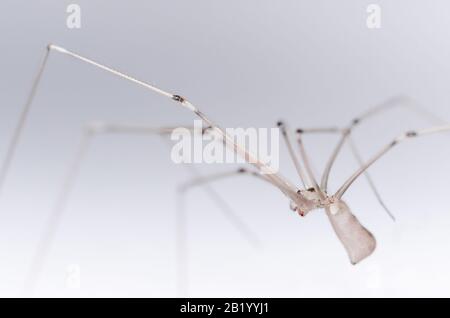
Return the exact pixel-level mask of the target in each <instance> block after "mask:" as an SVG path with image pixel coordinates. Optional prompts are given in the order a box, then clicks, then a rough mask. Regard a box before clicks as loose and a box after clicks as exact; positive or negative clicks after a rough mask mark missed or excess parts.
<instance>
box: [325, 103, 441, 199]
mask: <svg viewBox="0 0 450 318" xmlns="http://www.w3.org/2000/svg"><path fill="white" fill-rule="evenodd" d="M396 107H404V108H406V109H408V110H411V111H413V112H416V113H418V114H419V115H421V116H424V117H426V118H427V119H429V120H430V121H431V122H433V123H435V124H444V123H445V121H443V120H442V119H440V118H439V117H437V116H435V115H434V114H431V113H430V112H427V111H426V110H424V109H422V108H421V107H419V106H418V105H417V104H416V103H414V102H413V101H412V100H411V99H409V98H407V97H403V96H398V97H394V98H391V99H389V100H387V101H386V102H384V103H382V104H379V105H377V106H375V107H372V108H370V109H369V110H367V111H366V112H364V113H362V114H361V115H360V116H358V117H356V118H354V119H353V120H352V121H351V122H350V124H349V125H348V126H347V127H346V128H345V129H344V130H343V131H344V133H343V134H342V136H341V138H340V139H339V141H338V143H337V145H336V147H335V148H334V150H333V152H332V154H331V156H330V159H329V160H328V162H327V165H326V167H325V170H324V173H323V175H322V180H321V184H320V186H321V188H322V190H323V191H327V187H328V178H329V175H330V171H331V168H332V166H333V164H334V162H335V161H336V158H337V156H338V154H339V152H340V150H341V148H342V146H343V145H344V143H345V141H346V140H347V138H348V136H349V135H350V134H351V132H352V131H353V129H354V128H355V127H357V126H358V125H359V124H361V123H362V122H363V121H365V120H366V119H368V118H370V117H372V116H373V115H376V114H379V113H381V112H384V111H387V110H391V109H393V108H396Z"/></svg>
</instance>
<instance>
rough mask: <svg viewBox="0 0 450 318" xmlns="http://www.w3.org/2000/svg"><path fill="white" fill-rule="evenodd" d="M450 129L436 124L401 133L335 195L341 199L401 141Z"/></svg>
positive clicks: (449, 126) (352, 176)
mask: <svg viewBox="0 0 450 318" xmlns="http://www.w3.org/2000/svg"><path fill="white" fill-rule="evenodd" d="M446 131H450V125H443V126H434V127H430V128H427V129H422V130H417V131H408V132H406V133H404V134H401V135H399V136H398V137H397V138H395V139H394V140H393V141H392V142H390V143H389V144H387V145H386V146H384V147H383V148H382V149H381V150H380V151H379V152H378V153H377V154H375V155H374V156H373V157H372V158H371V159H369V160H368V161H367V162H366V163H365V164H364V165H363V166H362V167H361V168H359V169H358V170H357V171H356V172H355V173H354V174H353V175H351V176H350V178H348V179H347V181H345V182H344V184H343V185H342V186H341V187H340V188H339V190H338V191H337V192H336V193H335V194H334V197H335V198H337V199H340V198H341V197H342V196H343V195H344V193H345V191H347V189H348V188H349V187H350V186H351V184H352V183H353V182H354V181H355V180H356V179H357V178H358V177H359V176H360V175H361V174H362V173H364V171H366V170H367V169H368V168H369V167H370V166H371V165H372V164H373V163H375V162H376V161H377V160H378V159H380V158H381V157H382V156H383V155H384V154H386V153H387V152H388V151H389V150H391V149H392V148H394V147H395V146H396V145H398V144H399V143H401V142H402V141H405V140H408V139H410V138H415V137H420V136H425V135H429V134H434V133H439V132H446Z"/></svg>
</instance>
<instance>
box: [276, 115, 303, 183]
mask: <svg viewBox="0 0 450 318" xmlns="http://www.w3.org/2000/svg"><path fill="white" fill-rule="evenodd" d="M277 126H278V127H280V130H281V135H282V136H283V139H284V141H285V143H286V146H287V149H288V151H289V156H290V157H291V160H292V162H293V163H294V166H295V170H297V174H298V176H299V177H300V180H301V182H302V185H303V188H304V189H306V188H308V187H309V185H307V182H306V181H305V180H307V178H306V175H305V173H304V172H303V169H302V166H301V164H300V161H299V160H298V158H297V155H296V154H295V151H294V149H293V147H292V143H291V138H290V137H289V132H288V129H287V128H286V125H285V124H284V123H283V122H281V121H279V122H278V123H277ZM310 182H311V180H310Z"/></svg>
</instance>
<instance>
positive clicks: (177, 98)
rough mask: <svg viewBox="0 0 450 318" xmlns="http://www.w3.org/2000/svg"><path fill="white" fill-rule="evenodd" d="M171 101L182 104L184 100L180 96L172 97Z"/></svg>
mask: <svg viewBox="0 0 450 318" xmlns="http://www.w3.org/2000/svg"><path fill="white" fill-rule="evenodd" d="M172 99H173V100H174V101H176V102H180V103H184V101H185V100H186V99H185V98H184V97H181V96H180V95H172Z"/></svg>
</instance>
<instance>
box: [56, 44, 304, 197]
mask: <svg viewBox="0 0 450 318" xmlns="http://www.w3.org/2000/svg"><path fill="white" fill-rule="evenodd" d="M49 48H50V49H53V50H55V51H57V52H60V53H63V54H66V55H69V56H72V57H73V58H75V59H78V60H80V61H83V62H85V63H88V64H91V65H93V66H95V67H97V68H100V69H102V70H104V71H107V72H109V73H112V74H114V75H116V76H119V77H121V78H124V79H126V80H128V81H131V82H133V83H135V84H138V85H140V86H143V87H145V88H147V89H149V90H152V91H153V92H155V93H158V94H160V95H162V96H165V97H168V98H170V99H172V100H174V101H176V102H178V103H179V104H180V105H181V106H183V107H184V108H186V109H188V110H190V111H192V112H193V113H194V114H195V115H196V116H198V117H199V118H200V119H201V120H203V122H205V123H206V124H207V125H208V126H211V127H212V129H214V130H215V131H217V132H218V133H219V134H220V135H221V136H222V137H223V140H224V142H226V144H227V145H228V146H229V147H230V148H231V149H233V151H234V152H236V153H237V154H238V155H240V156H241V157H242V158H244V159H245V160H246V161H247V162H248V163H249V164H252V165H253V166H255V167H256V168H257V169H258V170H260V171H262V172H263V173H264V174H267V177H268V178H269V179H271V180H272V182H273V183H274V184H276V186H277V187H278V188H279V189H280V190H281V191H282V192H283V193H284V194H286V195H288V196H289V197H290V198H291V200H293V201H295V202H297V203H298V204H299V205H307V204H308V202H307V200H306V199H305V198H303V197H302V196H300V195H299V194H298V193H297V188H296V187H294V186H293V185H292V184H291V183H290V182H289V181H287V180H286V179H285V178H284V177H282V176H281V175H280V174H279V173H278V172H276V171H275V170H274V169H272V168H271V167H270V166H268V165H266V164H265V163H263V162H262V161H260V160H259V159H258V158H257V157H256V156H255V155H254V154H251V153H249V152H248V151H247V150H246V149H244V148H243V147H242V146H241V145H239V144H237V143H236V142H235V141H234V140H233V138H232V137H231V136H229V135H228V134H227V133H226V132H225V131H224V130H223V129H222V128H221V127H220V126H218V125H216V124H215V123H214V122H212V121H211V120H210V119H209V118H208V117H207V116H206V115H205V114H204V113H203V112H201V111H200V110H199V109H198V108H197V107H196V106H194V105H193V104H192V103H190V102H189V101H188V100H186V99H185V98H184V97H182V96H180V95H177V94H172V93H169V92H167V91H164V90H162V89H160V88H157V87H155V86H153V85H151V84H148V83H145V82H143V81H140V80H138V79H136V78H134V77H131V76H129V75H126V74H124V73H122V72H119V71H117V70H115V69H113V68H110V67H108V66H105V65H103V64H100V63H98V62H95V61H93V60H91V59H88V58H86V57H84V56H81V55H78V54H76V53H74V52H71V51H69V50H66V49H64V48H62V47H59V46H56V45H49Z"/></svg>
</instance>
